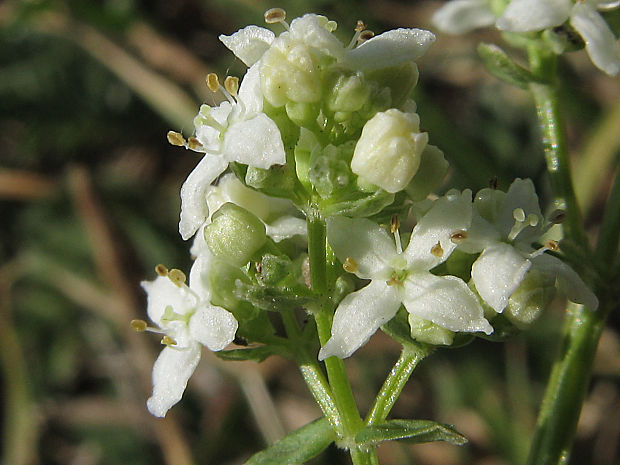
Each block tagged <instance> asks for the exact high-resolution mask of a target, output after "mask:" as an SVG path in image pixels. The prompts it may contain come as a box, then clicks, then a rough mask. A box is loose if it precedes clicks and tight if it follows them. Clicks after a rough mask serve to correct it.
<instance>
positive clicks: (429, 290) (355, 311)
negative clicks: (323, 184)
mask: <svg viewBox="0 0 620 465" xmlns="http://www.w3.org/2000/svg"><path fill="white" fill-rule="evenodd" d="M471 210H472V206H471V193H470V192H469V191H466V192H464V193H462V194H460V193H449V194H448V195H447V196H445V197H443V198H440V199H439V200H437V201H435V203H434V204H433V206H432V207H431V209H430V210H429V211H428V212H427V213H426V214H425V215H424V216H423V217H422V219H421V220H420V222H419V223H418V224H417V225H416V226H415V228H414V229H413V232H412V233H411V239H410V240H409V245H408V246H407V248H406V250H404V251H402V249H401V246H400V239H399V238H398V237H395V238H391V237H390V235H389V234H388V233H387V232H386V231H385V230H384V229H382V228H381V227H379V226H378V225H377V224H375V223H373V222H372V221H370V220H367V219H350V218H345V217H334V218H330V219H329V220H328V223H327V237H328V241H329V244H330V245H331V247H332V248H333V249H334V252H335V253H336V256H337V257H338V258H339V259H340V260H341V261H342V262H343V263H344V264H345V267H347V268H348V269H349V270H350V271H352V272H354V273H355V274H356V275H357V276H358V277H360V278H362V279H370V280H371V281H370V284H368V285H367V286H365V287H363V288H362V289H360V290H358V291H356V292H353V293H351V294H349V295H347V296H346V297H345V298H344V299H343V300H342V302H340V305H339V306H338V308H337V309H336V313H335V315H334V321H333V324H332V330H331V334H332V337H331V338H330V339H329V341H327V343H326V344H325V346H324V347H323V348H322V349H321V351H320V353H319V359H320V360H323V359H325V358H327V357H330V356H333V355H335V356H338V357H340V358H346V357H349V356H350V355H351V354H352V353H353V352H355V350H357V349H358V348H359V347H360V346H362V345H363V344H364V343H365V342H366V341H367V340H368V339H369V338H370V336H372V335H373V334H374V333H375V331H377V329H378V328H379V327H380V326H381V325H383V324H384V323H386V322H387V321H389V320H390V319H391V318H392V317H394V315H395V314H396V312H397V311H398V309H399V308H400V305H401V303H402V304H403V305H404V306H405V308H406V309H407V311H408V312H409V313H410V314H411V315H413V316H415V317H417V318H423V319H425V320H429V321H431V322H433V323H435V324H437V325H439V326H442V327H444V328H446V329H449V330H451V331H467V332H477V331H482V332H485V333H487V334H490V333H491V332H492V331H493V328H492V327H491V325H490V324H489V322H488V321H487V320H485V318H484V312H483V310H482V307H481V306H480V303H479V301H478V298H477V297H476V296H475V295H474V293H473V292H472V291H471V290H470V289H469V288H468V287H467V284H465V282H463V281H462V280H461V279H459V278H457V277H454V276H436V275H434V274H432V273H431V272H430V271H429V270H431V269H432V268H434V267H436V266H437V265H439V264H440V263H443V262H444V261H445V260H447V259H448V257H449V256H450V254H451V253H452V251H453V250H454V248H455V247H456V244H455V243H454V241H453V240H451V236H452V235H453V234H454V233H455V231H463V230H465V229H467V228H468V227H469V225H470V222H471ZM394 239H396V243H395V240H394Z"/></svg>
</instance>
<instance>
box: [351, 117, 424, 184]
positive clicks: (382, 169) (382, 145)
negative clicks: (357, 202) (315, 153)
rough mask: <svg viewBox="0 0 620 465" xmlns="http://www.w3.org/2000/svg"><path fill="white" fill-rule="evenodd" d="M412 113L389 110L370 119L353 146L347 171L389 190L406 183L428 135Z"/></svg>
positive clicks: (409, 179)
mask: <svg viewBox="0 0 620 465" xmlns="http://www.w3.org/2000/svg"><path fill="white" fill-rule="evenodd" d="M419 131H420V118H419V117H418V115H417V114H415V113H404V112H402V111H400V110H396V109H390V110H387V111H385V112H380V113H377V114H376V115H375V116H373V117H372V119H370V120H369V121H368V122H367V123H366V125H365V126H364V129H362V135H361V137H360V139H359V140H358V142H357V145H356V146H355V151H354V153H353V159H352V160H351V170H352V171H353V172H354V173H355V174H357V175H359V176H361V177H363V178H365V179H366V180H367V181H370V182H372V183H373V184H376V185H377V186H379V187H381V188H382V189H384V190H386V191H387V192H390V193H395V192H398V191H400V190H402V189H404V188H405V186H407V184H408V183H409V181H411V178H413V175H414V174H415V173H416V172H417V170H418V168H419V166H420V160H421V156H422V151H423V150H424V147H426V143H427V142H428V134H426V133H424V132H423V133H420V132H419Z"/></svg>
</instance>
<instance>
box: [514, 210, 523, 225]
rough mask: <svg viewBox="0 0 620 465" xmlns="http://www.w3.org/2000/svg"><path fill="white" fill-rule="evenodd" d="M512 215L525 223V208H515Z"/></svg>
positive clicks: (516, 219)
mask: <svg viewBox="0 0 620 465" xmlns="http://www.w3.org/2000/svg"><path fill="white" fill-rule="evenodd" d="M512 217H513V218H514V219H515V221H518V222H519V223H523V222H524V221H525V212H524V211H523V208H515V209H514V210H513V211H512Z"/></svg>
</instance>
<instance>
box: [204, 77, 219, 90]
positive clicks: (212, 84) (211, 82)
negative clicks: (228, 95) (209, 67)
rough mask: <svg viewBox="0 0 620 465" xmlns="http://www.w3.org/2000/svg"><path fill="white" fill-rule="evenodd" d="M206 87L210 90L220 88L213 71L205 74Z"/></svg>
mask: <svg viewBox="0 0 620 465" xmlns="http://www.w3.org/2000/svg"><path fill="white" fill-rule="evenodd" d="M206 82H207V87H208V88H209V90H210V91H211V92H217V91H218V90H219V89H220V80H219V79H218V77H217V74H215V73H209V74H207V78H206Z"/></svg>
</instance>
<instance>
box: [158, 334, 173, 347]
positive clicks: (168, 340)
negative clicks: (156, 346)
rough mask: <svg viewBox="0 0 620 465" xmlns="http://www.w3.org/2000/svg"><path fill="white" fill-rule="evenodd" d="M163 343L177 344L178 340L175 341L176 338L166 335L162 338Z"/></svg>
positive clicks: (166, 344) (165, 344)
mask: <svg viewBox="0 0 620 465" xmlns="http://www.w3.org/2000/svg"><path fill="white" fill-rule="evenodd" d="M161 344H162V345H164V346H168V347H170V346H176V345H177V341H175V340H174V339H172V338H171V337H170V336H164V337H162V338H161Z"/></svg>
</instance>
